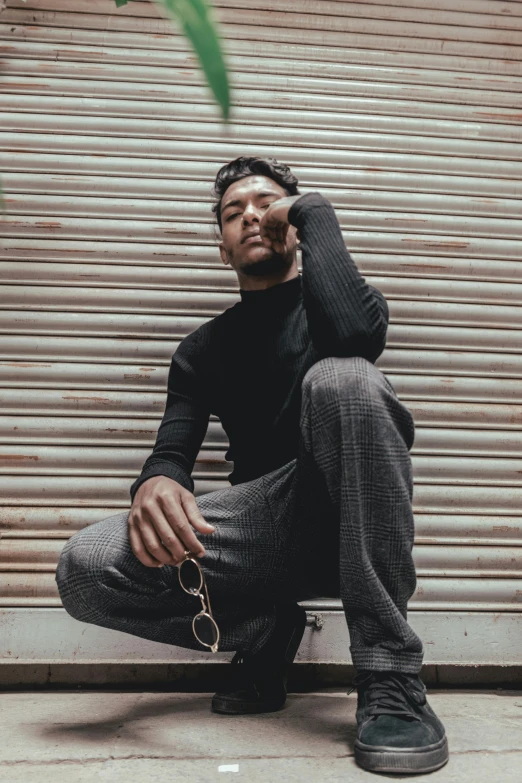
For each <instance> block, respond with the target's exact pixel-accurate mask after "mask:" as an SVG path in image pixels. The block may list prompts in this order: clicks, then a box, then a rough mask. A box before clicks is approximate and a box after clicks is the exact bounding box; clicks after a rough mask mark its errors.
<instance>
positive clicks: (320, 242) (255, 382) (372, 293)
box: [130, 192, 389, 500]
mask: <svg viewBox="0 0 522 783" xmlns="http://www.w3.org/2000/svg"><path fill="white" fill-rule="evenodd" d="M288 220H289V222H290V223H291V224H292V225H293V226H296V227H297V228H298V229H299V237H300V243H301V244H300V246H301V250H302V270H303V271H302V274H298V275H297V276H296V277H294V278H292V279H291V280H287V281H285V282H284V283H279V284H277V285H274V286H272V287H270V288H266V289H263V290H256V291H246V290H243V289H240V296H241V301H239V302H237V303H236V304H234V305H233V306H232V307H230V308H228V309H227V310H225V311H224V312H223V313H221V314H220V315H218V316H216V317H215V318H213V319H211V320H210V321H207V322H206V323H204V324H202V326H200V327H199V328H198V329H196V330H195V331H194V332H192V333H191V334H189V335H187V336H186V337H185V338H184V339H183V340H182V341H181V343H180V344H179V346H178V349H177V350H176V352H175V353H174V356H173V357H172V363H171V367H170V371H169V378H168V393H167V401H166V407H165V413H164V416H163V420H162V422H161V424H160V427H159V430H158V435H157V439H156V444H155V446H154V450H153V452H152V454H151V455H150V456H149V458H148V459H147V460H146V462H145V464H144V466H143V469H142V472H141V474H140V476H139V477H138V478H137V479H136V481H135V482H134V484H133V485H132V486H131V489H130V493H131V498H132V500H134V495H135V493H136V491H137V489H138V487H139V486H140V485H141V484H142V483H143V482H144V481H146V480H147V479H149V478H151V477H152V476H160V475H162V476H168V477H169V478H171V479H174V480H175V481H177V482H179V483H180V484H182V485H183V486H184V487H185V488H186V489H188V490H189V491H190V492H193V491H194V482H193V479H192V477H191V473H192V470H193V467H194V462H195V460H196V457H197V455H198V452H199V450H200V448H201V444H202V442H203V438H204V437H205V433H206V430H207V426H208V421H209V415H210V414H215V415H216V416H218V417H219V419H220V421H221V424H222V426H223V428H224V430H225V432H226V434H227V437H228V440H229V443H230V448H229V449H228V451H227V453H226V455H225V458H226V459H227V460H229V461H231V462H233V463H234V470H233V471H232V473H231V474H230V475H229V481H230V483H231V484H238V483H240V482H243V481H249V480H251V479H254V478H258V477H259V476H261V475H264V474H265V473H269V472H270V471H272V470H275V469H276V468H278V467H280V466H281V465H284V464H285V463H286V462H289V461H290V460H291V459H293V458H294V457H295V456H296V455H297V445H298V439H299V418H300V410H301V382H302V380H303V377H304V376H305V374H306V372H307V370H308V369H309V368H310V367H311V366H312V364H315V362H317V361H318V360H319V359H322V358H324V357H326V356H363V357H364V358H366V359H368V360H369V361H371V362H375V360H376V359H377V358H378V357H379V356H380V355H381V353H382V352H383V350H384V346H385V344H386V331H387V327H388V320H389V311H388V305H387V303H386V299H385V298H384V296H383V295H382V293H381V292H380V291H378V290H377V289H376V288H374V287H373V286H371V285H369V284H368V283H366V281H365V279H364V277H362V275H361V274H360V272H359V270H358V269H357V267H356V265H355V263H354V261H353V259H352V258H351V256H350V254H349V253H348V251H347V249H346V247H345V244H344V240H343V236H342V233H341V228H340V226H339V223H338V221H337V217H336V215H335V211H334V209H333V207H332V205H331V204H330V202H329V201H328V200H327V199H326V198H324V197H323V196H322V195H321V194H320V193H317V192H312V193H306V194H304V195H303V196H301V197H300V198H299V199H297V201H295V202H294V204H293V205H292V206H291V208H290V211H289V214H288Z"/></svg>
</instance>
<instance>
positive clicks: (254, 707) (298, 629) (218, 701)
mask: <svg viewBox="0 0 522 783" xmlns="http://www.w3.org/2000/svg"><path fill="white" fill-rule="evenodd" d="M305 628H306V612H305V611H304V610H303V617H302V622H300V623H299V625H296V626H295V628H294V632H293V634H292V636H291V637H290V641H289V642H288V646H287V648H286V650H285V654H284V659H285V661H286V663H287V664H288V665H289V666H290V665H291V664H292V663H293V662H294V658H295V656H296V655H297V651H298V650H299V645H300V644H301V641H302V638H303V636H304V632H305ZM285 688H286V677H285ZM285 703H286V697H285V699H284V700H283V701H282V702H281V701H280V700H279V701H265V702H257V703H255V702H254V703H252V702H241V701H240V702H238V701H233V700H231V699H227V698H226V696H213V697H212V704H211V709H212V712H218V713H219V714H220V715H255V714H257V713H260V712H277V711H278V710H281V709H282V708H283V707H284V706H285Z"/></svg>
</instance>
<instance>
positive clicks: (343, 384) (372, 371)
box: [302, 356, 384, 400]
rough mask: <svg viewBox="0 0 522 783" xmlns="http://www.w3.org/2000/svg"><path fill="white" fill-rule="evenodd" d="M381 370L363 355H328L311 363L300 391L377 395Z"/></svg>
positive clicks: (332, 395)
mask: <svg viewBox="0 0 522 783" xmlns="http://www.w3.org/2000/svg"><path fill="white" fill-rule="evenodd" d="M383 378H384V375H383V373H382V372H381V371H380V370H379V369H377V367H375V365H374V364H372V362H370V361H369V360H368V359H365V358H364V357H363V356H346V357H345V356H328V357H326V358H324V359H320V360H319V361H318V362H316V363H315V364H313V365H312V366H311V367H310V368H309V369H308V371H307V373H306V374H305V376H304V378H303V382H302V392H303V395H308V396H314V395H317V394H319V395H320V396H321V397H322V398H324V396H325V395H326V396H327V397H328V398H330V399H335V398H345V397H346V398H347V399H350V400H353V399H355V398H357V396H358V395H361V396H363V397H364V399H365V400H368V397H370V398H371V397H375V399H377V398H378V396H379V394H380V393H381V391H382V387H383Z"/></svg>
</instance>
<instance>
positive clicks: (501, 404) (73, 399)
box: [0, 364, 522, 429]
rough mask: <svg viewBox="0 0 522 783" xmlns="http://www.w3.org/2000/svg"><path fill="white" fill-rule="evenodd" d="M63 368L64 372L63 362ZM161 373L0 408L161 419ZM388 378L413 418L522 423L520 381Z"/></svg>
mask: <svg viewBox="0 0 522 783" xmlns="http://www.w3.org/2000/svg"><path fill="white" fill-rule="evenodd" d="M60 368H61V369H63V370H64V373H65V372H66V370H65V368H64V365H63V364H61V365H60ZM104 369H105V368H104ZM161 376H162V377H165V385H164V387H163V388H162V389H160V388H158V389H157V390H155V391H152V390H150V389H142V390H140V391H125V390H123V389H114V390H109V389H105V390H104V391H103V392H98V391H95V390H88V389H87V390H82V389H78V390H76V389H64V390H60V389H48V388H38V393H37V394H36V395H35V394H34V386H31V385H27V386H25V387H23V386H21V385H20V386H18V387H16V386H15V387H14V388H5V387H3V388H1V387H0V411H1V412H2V414H3V415H13V416H14V415H16V416H25V415H27V410H31V413H32V415H33V416H53V417H54V416H69V417H71V416H75V417H80V418H84V417H90V416H92V417H98V418H100V417H110V418H116V417H117V418H124V417H132V418H135V419H143V418H145V419H147V418H156V419H159V418H161V416H162V415H163V411H164V407H165V401H166V394H167V385H166V371H165V370H164V368H161ZM386 377H387V379H388V381H392V382H393V386H394V388H395V390H396V392H397V394H398V396H399V398H400V399H401V400H403V401H404V402H405V404H407V406H408V408H410V410H411V411H412V412H413V413H414V418H415V421H416V422H418V423H419V424H425V425H429V426H434V427H436V426H442V425H443V424H444V423H447V424H453V425H456V426H459V427H465V426H469V427H471V428H474V427H478V426H480V427H491V428H493V429H512V428H513V429H518V427H519V423H520V420H519V415H520V407H521V406H522V385H521V384H520V382H519V381H507V380H505V379H500V378H499V379H497V378H480V379H478V378H458V377H457V378H448V377H444V376H442V377H438V376H435V377H431V378H430V377H429V376H422V375H420V376H419V375H418V376H411V375H409V376H405V375H397V374H393V373H389V374H387V376H386ZM12 380H15V378H14V377H13V378H12ZM160 380H161V378H160ZM158 386H160V384H158ZM211 420H213V419H212V418H211Z"/></svg>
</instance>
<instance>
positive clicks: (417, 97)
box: [1, 44, 520, 122]
mask: <svg viewBox="0 0 522 783" xmlns="http://www.w3.org/2000/svg"><path fill="white" fill-rule="evenodd" d="M26 47H27V44H26ZM26 47H24V48H23V49H22V50H21V52H20V54H21V56H19V57H17V56H16V50H15V47H10V48H9V59H8V61H7V62H6V63H5V65H4V70H3V75H4V78H5V81H3V82H2V87H1V91H2V92H3V93H5V92H11V91H12V90H11V88H10V84H11V82H14V79H15V77H16V78H17V79H18V90H19V92H20V94H21V95H23V94H27V95H30V94H34V93H35V92H41V93H42V95H52V94H60V92H59V91H61V93H62V94H63V95H64V96H66V95H68V96H74V95H82V94H85V97H94V96H95V95H99V96H105V97H109V96H111V97H115V98H119V99H126V98H132V99H133V100H139V101H141V99H143V100H145V101H158V100H160V99H167V100H168V98H169V96H170V97H171V98H172V97H174V98H175V100H176V101H181V102H185V101H187V100H188V99H189V98H188V89H190V90H191V92H192V96H193V98H195V97H196V96H197V105H195V106H194V110H195V111H196V113H197V112H199V111H200V110H201V107H202V105H203V104H205V103H207V102H208V103H209V105H211V99H210V96H209V95H208V94H207V93H202V94H198V91H197V88H198V87H201V86H202V85H205V84H206V82H205V78H204V76H203V74H202V72H201V70H200V69H194V68H192V67H190V65H191V63H190V62H187V59H188V58H186V56H185V55H182V58H183V59H182V60H181V61H180V58H179V57H178V63H172V64H169V65H168V66H167V67H161V66H160V67H158V66H156V65H153V64H151V63H150V58H147V60H146V61H145V62H142V63H141V64H140V65H139V68H136V65H137V63H136V62H132V61H131V57H132V56H133V55H131V54H130V53H128V54H127V58H128V61H129V62H128V64H117V63H115V62H110V61H109V62H108V61H107V60H106V59H105V58H104V59H101V58H98V62H97V63H96V65H95V66H93V65H91V64H90V63H88V62H87V63H85V62H82V61H80V62H78V61H77V60H75V59H72V60H71V59H70V57H69V53H70V50H67V51H66V52H65V56H64V55H63V54H62V52H61V51H60V50H58V51H57V53H56V54H55V56H54V57H52V58H50V57H49V55H48V56H47V58H46V57H45V54H44V56H43V58H42V59H40V60H39V62H38V68H37V69H35V67H34V60H33V59H32V58H31V57H29V58H27V48H26ZM103 50H104V52H105V51H106V47H103ZM135 51H136V50H135ZM138 52H139V50H138ZM56 55H58V57H57V56H56ZM138 59H139V55H138ZM227 61H228V62H229V76H230V80H231V82H232V84H233V88H234V96H235V99H234V111H235V112H236V111H237V110H238V109H239V108H240V107H246V106H249V105H250V106H264V107H265V108H270V107H273V105H274V101H277V99H278V96H281V97H282V96H283V95H285V96H286V95H287V96H288V100H289V105H288V108H289V109H292V108H294V107H296V106H297V105H300V106H301V108H315V109H317V110H319V109H320V107H324V108H325V109H327V110H328V111H331V110H335V109H336V108H337V109H339V108H340V107H341V106H343V105H344V106H345V107H348V106H349V105H350V103H351V101H350V100H349V99H350V98H351V97H353V98H357V99H359V100H360V101H361V103H360V105H359V106H357V105H356V104H354V106H353V110H355V111H356V112H360V111H367V112H368V113H373V112H374V111H375V112H377V114H380V113H382V111H383V110H384V107H385V106H387V105H388V106H389V107H390V108H389V113H390V114H391V115H394V114H397V113H398V111H397V107H398V106H399V105H400V106H402V104H403V103H404V108H405V112H406V113H408V114H412V116H416V117H421V116H424V115H425V114H426V112H427V111H428V112H429V111H430V109H429V108H428V107H429V105H430V104H437V106H438V109H439V110H440V111H439V112H438V114H437V115H435V116H438V117H439V119H441V118H443V117H444V116H448V117H453V118H455V119H457V118H459V119H466V118H468V119H472V118H473V117H472V116H470V112H469V111H468V109H467V108H466V107H468V106H471V107H475V109H473V110H472V111H471V115H473V114H475V112H476V115H475V119H478V118H482V120H483V121H486V122H488V121H489V122H503V120H502V116H503V115H504V110H505V109H515V108H517V107H518V106H519V105H520V97H519V95H518V94H517V92H515V91H514V90H515V85H516V81H517V80H516V79H513V80H512V81H511V82H508V81H507V80H505V81H504V82H502V80H501V79H498V80H496V81H494V82H493V81H492V80H488V79H484V78H482V79H480V80H479V79H477V78H476V77H475V78H474V79H473V78H471V79H469V80H467V79H466V80H463V79H462V78H460V79H458V78H456V75H455V74H453V78H451V74H449V75H448V74H446V75H445V76H444V77H443V79H444V83H443V84H433V83H431V82H432V81H433V77H432V74H431V72H430V71H429V70H424V71H417V74H416V75H415V77H414V82H413V83H411V82H412V74H411V73H409V72H408V71H407V70H406V69H402V73H404V77H401V78H399V76H400V74H401V71H399V72H395V74H394V76H393V77H392V75H391V74H390V73H386V72H385V70H384V69H375V68H374V69H373V70H371V69H368V70H363V71H362V74H359V73H358V69H354V67H351V68H347V66H346V64H344V63H343V64H342V65H341V63H339V66H340V67H341V68H344V69H345V70H346V73H342V72H341V73H336V66H335V65H333V64H332V67H330V68H328V72H327V73H324V72H322V71H324V69H321V68H318V67H316V68H315V69H313V70H312V69H311V68H310V67H309V68H308V73H307V74H306V75H303V76H301V75H298V74H295V73H292V72H290V73H285V70H288V65H289V63H288V61H286V62H285V60H284V59H282V60H281V59H280V58H278V60H277V61H274V60H269V59H267V58H256V63H257V65H258V69H257V72H256V71H255V70H254V69H253V67H252V65H253V58H249V59H246V58H243V59H242V61H241V63H242V64H244V65H245V66H246V68H245V69H242V68H241V66H239V67H237V66H236V67H234V61H233V60H232V61H230V58H227ZM276 63H277V65H276ZM187 65H188V66H189V67H188V68H187ZM180 66H181V67H180ZM263 66H265V68H266V69H265V68H263ZM285 66H286V68H285ZM339 66H338V67H339ZM305 67H306V66H305ZM35 70H36V71H37V74H36V76H35ZM292 70H295V63H294V64H293V68H292ZM408 70H409V69H408ZM173 73H176V76H177V82H178V83H177V84H176V89H175V90H173V89H172V86H173V79H172V74H173ZM260 73H264V74H266V76H267V78H266V80H265V79H261V80H260V79H259V74H260ZM442 73H444V72H443V71H441V72H440V73H439V80H440V78H441V74H442ZM360 75H362V76H363V78H360ZM256 76H257V78H256ZM27 77H29V79H28V81H26V82H24V81H20V78H27ZM358 77H359V78H358ZM408 77H409V78H408ZM33 79H34V83H33V84H32V80H33ZM405 81H406V83H405ZM55 82H63V83H62V84H60V85H59V86H58V84H56V89H55V88H54V84H55ZM67 82H68V83H67ZM408 82H410V83H408ZM448 82H449V83H448ZM513 82H514V83H515V84H514V83H513ZM14 84H15V88H16V86H17V85H16V82H14ZM114 84H118V85H119V86H120V87H121V92H114V86H113V85H114ZM146 84H151V85H154V89H153V90H149V92H147V91H146V90H143V87H142V86H143V85H146ZM88 85H90V89H89V87H88ZM274 93H275V94H274ZM269 96H271V97H272V100H270V99H269ZM340 97H342V99H343V100H342V102H341V103H340V102H339V98H340ZM372 98H373V99H377V98H378V99H380V100H381V101H382V104H379V103H375V104H374V103H367V101H368V100H371V99H372ZM390 101H393V103H394V104H396V105H395V106H393V105H391V103H389V102H390ZM412 104H419V108H418V111H417V113H416V114H413V112H412V111H411V110H410V109H408V106H411V105H412ZM24 105H25V102H24V101H22V104H21V107H22V106H24ZM44 105H45V104H44ZM480 107H482V110H483V113H480V112H479V108H480ZM485 107H487V108H491V109H495V110H499V111H498V112H497V111H493V112H490V113H488V112H487V111H486V110H485ZM98 108H99V109H101V105H99V106H98ZM135 108H136V110H137V109H138V107H137V106H136V107H135ZM143 108H145V107H143ZM159 108H160V107H157V109H158V110H159ZM19 110H22V111H24V110H26V109H22V108H20V109H19ZM37 111H38V109H37ZM236 116H239V115H236ZM281 119H282V118H281ZM513 119H514V118H513Z"/></svg>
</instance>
